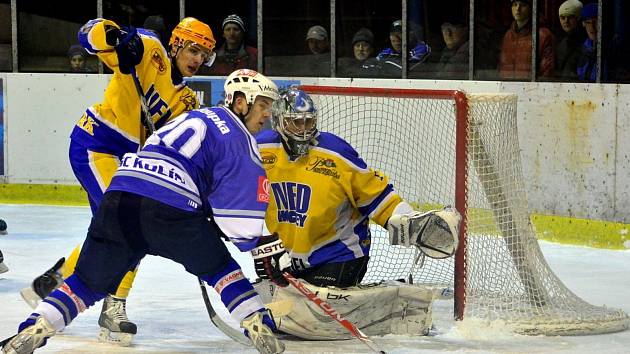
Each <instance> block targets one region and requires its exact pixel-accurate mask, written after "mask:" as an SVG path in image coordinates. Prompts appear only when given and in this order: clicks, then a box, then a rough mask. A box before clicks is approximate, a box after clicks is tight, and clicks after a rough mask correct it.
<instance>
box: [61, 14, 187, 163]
mask: <svg viewBox="0 0 630 354" xmlns="http://www.w3.org/2000/svg"><path fill="white" fill-rule="evenodd" d="M108 26H114V27H116V28H119V26H118V25H117V24H116V23H114V22H113V21H110V20H104V19H100V18H99V19H95V20H91V21H89V22H88V23H86V24H85V25H84V26H83V27H81V29H80V30H79V40H80V42H81V45H82V46H83V47H84V48H85V49H86V50H87V51H88V52H89V53H90V54H96V55H97V56H98V58H99V59H100V60H101V61H102V62H103V63H104V64H105V65H107V66H108V67H109V68H110V69H112V71H113V72H114V74H113V76H112V78H111V81H110V82H109V84H108V86H107V89H106V90H105V98H104V100H103V102H101V103H99V104H96V105H94V106H92V107H90V108H88V109H87V110H86V112H85V113H84V114H83V116H82V117H81V119H80V120H79V122H78V123H77V125H76V126H75V128H74V130H73V131H72V135H71V138H72V140H73V141H75V142H78V143H80V144H81V145H83V146H84V147H86V148H87V149H88V150H91V151H96V152H103V153H108V154H112V155H117V156H122V155H124V154H125V153H126V152H131V151H137V150H138V145H139V144H141V143H142V142H144V140H145V139H146V137H145V130H144V127H143V126H142V122H141V108H140V98H139V96H138V93H137V92H136V88H135V84H134V82H133V79H132V77H131V75H125V74H122V73H121V72H120V70H119V69H118V56H117V55H116V51H115V50H114V47H112V46H111V45H109V44H107V42H106V39H105V29H106V27H108ZM138 35H139V36H140V38H141V39H142V43H143V45H144V52H143V56H142V61H141V62H140V64H138V65H137V66H136V72H137V75H138V78H139V80H140V85H141V86H142V90H143V93H144V96H145V98H146V101H147V103H148V106H149V107H148V108H149V113H150V114H151V119H152V120H153V122H154V124H155V126H156V128H159V127H161V126H162V125H164V123H166V122H167V121H168V120H169V119H170V118H172V117H176V116H178V115H179V114H181V113H182V112H184V111H190V110H192V109H195V108H198V107H199V102H198V99H197V97H196V95H195V93H194V91H192V90H191V89H190V88H189V87H186V85H185V83H184V82H183V80H182V77H181V76H180V75H179V74H176V75H173V73H172V68H171V63H170V57H169V56H168V54H167V51H166V49H165V48H164V46H162V44H161V43H160V40H159V39H158V38H157V37H156V36H155V34H153V33H152V32H151V31H148V30H144V29H138Z"/></svg>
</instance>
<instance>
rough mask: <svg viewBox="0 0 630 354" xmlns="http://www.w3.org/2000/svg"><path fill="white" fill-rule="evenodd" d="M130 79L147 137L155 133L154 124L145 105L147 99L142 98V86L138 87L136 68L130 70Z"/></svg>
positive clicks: (147, 106) (146, 104) (138, 80)
mask: <svg viewBox="0 0 630 354" xmlns="http://www.w3.org/2000/svg"><path fill="white" fill-rule="evenodd" d="M130 75H131V78H132V79H133V83H134V86H135V87H136V92H137V93H138V96H139V97H140V108H141V109H142V124H143V125H144V126H145V127H146V128H147V130H148V131H149V135H151V134H153V133H155V124H153V120H152V119H151V114H150V113H149V105H148V103H147V98H146V97H144V92H143V91H142V86H141V85H140V79H138V74H137V73H136V68H135V67H132V68H131V73H130Z"/></svg>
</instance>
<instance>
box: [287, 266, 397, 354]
mask: <svg viewBox="0 0 630 354" xmlns="http://www.w3.org/2000/svg"><path fill="white" fill-rule="evenodd" d="M282 275H283V276H284V278H285V279H286V280H287V281H288V282H289V284H291V285H293V287H294V288H296V289H297V290H298V291H299V292H300V293H302V295H304V296H305V297H306V298H307V299H309V300H310V301H311V302H313V303H314V304H315V305H317V307H319V308H320V309H321V310H322V311H324V313H325V314H327V315H328V316H330V317H331V318H332V319H333V320H335V321H337V322H339V324H341V325H342V326H343V327H344V328H345V329H347V330H348V332H350V334H352V335H353V336H354V337H355V338H357V339H358V340H360V341H361V342H363V343H364V344H365V345H367V346H368V347H370V349H372V351H374V352H375V353H380V354H386V352H385V351H384V350H381V349H380V348H379V347H378V345H377V344H376V343H374V341H373V340H372V338H370V337H368V336H367V335H366V334H365V333H363V332H361V330H360V329H359V328H357V326H355V325H354V324H352V322H350V321H348V320H347V319H345V318H343V317H341V314H340V313H339V312H337V311H336V310H335V309H334V308H332V306H330V304H329V303H327V302H326V301H324V300H322V299H320V298H319V297H318V296H317V294H315V293H314V292H312V291H311V290H310V289H308V288H307V287H306V286H305V285H304V283H302V282H301V281H299V280H298V279H296V278H295V277H294V276H292V275H291V274H289V273H287V272H282Z"/></svg>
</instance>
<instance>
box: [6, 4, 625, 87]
mask: <svg viewBox="0 0 630 354" xmlns="http://www.w3.org/2000/svg"><path fill="white" fill-rule="evenodd" d="M629 3H630V2H628V1H626V0H599V1H598V0H441V1H429V0H408V1H404V0H403V1H379V0H364V1H361V2H360V5H359V3H358V2H356V1H350V0H333V1H330V0H308V1H289V0H265V1H263V0H233V1H229V2H214V1H213V2H208V1H192V0H165V1H161V2H156V1H148V0H147V1H142V0H136V1H132V0H111V1H108V0H101V1H97V0H88V1H82V2H52V1H39V0H30V1H29V0H25V1H17V0H12V1H10V0H0V71H3V72H64V73H72V72H78V73H99V72H107V69H104V68H103V66H102V65H99V63H98V61H97V60H96V57H94V56H91V55H88V54H87V53H86V52H85V50H83V49H82V48H81V46H80V45H78V42H77V39H76V38H77V36H76V32H77V30H78V29H79V28H80V26H81V25H82V24H84V23H85V22H87V21H88V20H89V19H92V18H96V17H104V18H108V19H112V20H114V21H116V22H117V23H118V24H120V25H121V26H129V25H131V26H135V27H144V28H149V29H151V30H153V31H155V32H156V33H157V34H158V35H159V36H160V37H161V38H162V41H163V42H168V37H169V36H170V30H171V29H172V28H173V27H174V26H175V24H177V22H178V21H179V19H180V18H183V17H186V16H192V17H196V18H198V19H200V20H202V21H204V22H206V23H208V24H209V25H210V27H211V28H212V30H213V32H214V36H215V38H216V39H217V46H216V48H215V51H216V52H217V60H216V61H215V63H214V64H213V66H212V67H210V68H204V69H203V70H201V71H200V72H199V75H216V76H224V75H227V73H229V72H231V71H232V70H233V69H236V68H251V69H256V70H259V71H261V72H263V73H264V74H266V75H271V76H289V77H300V76H317V77H370V78H411V79H457V80H469V79H472V80H510V81H564V82H613V83H623V82H628V81H630V70H629V69H630V51H629V50H626V48H627V47H628V42H629V39H628V36H629V34H630V33H629V29H628V25H627V24H626V22H627V21H626V18H627V17H628V15H630V4H629ZM331 7H332V8H331ZM259 14H262V17H261V18H262V20H260V21H261V22H260V23H259V16H258V15H259ZM331 24H333V25H332V26H331ZM532 34H533V36H532ZM600 44H601V45H600ZM532 46H535V48H536V50H532Z"/></svg>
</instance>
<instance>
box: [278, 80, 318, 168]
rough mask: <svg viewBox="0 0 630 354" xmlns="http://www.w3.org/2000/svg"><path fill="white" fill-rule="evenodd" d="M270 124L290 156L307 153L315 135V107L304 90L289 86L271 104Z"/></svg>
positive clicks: (294, 156) (296, 156) (295, 156)
mask: <svg viewBox="0 0 630 354" xmlns="http://www.w3.org/2000/svg"><path fill="white" fill-rule="evenodd" d="M272 112H273V116H272V118H271V124H272V126H273V129H274V130H275V131H276V132H278V133H279V134H280V136H281V137H282V142H283V145H284V146H285V148H286V150H287V152H288V153H289V156H291V158H294V159H295V158H298V157H300V156H303V155H306V154H308V148H309V144H310V142H311V140H312V139H313V138H314V137H315V136H316V135H317V109H316V108H315V104H314V103H313V100H312V99H311V97H310V96H309V95H308V94H307V93H306V92H304V91H302V90H298V89H297V88H294V87H291V88H290V89H288V90H287V91H285V92H283V93H282V94H281V95H280V99H278V100H277V101H276V102H274V104H273V108H272Z"/></svg>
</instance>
